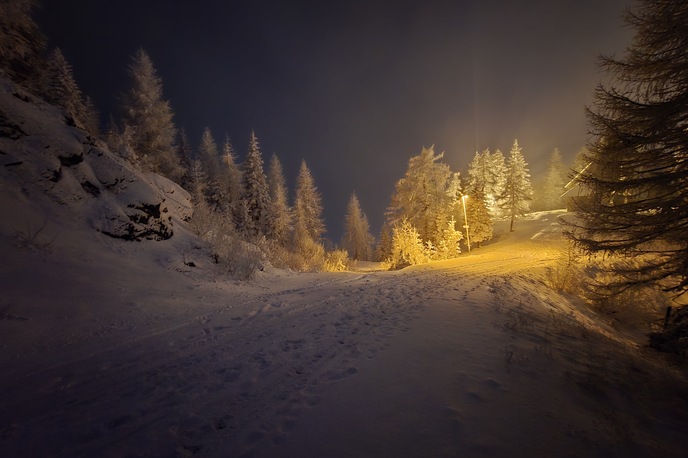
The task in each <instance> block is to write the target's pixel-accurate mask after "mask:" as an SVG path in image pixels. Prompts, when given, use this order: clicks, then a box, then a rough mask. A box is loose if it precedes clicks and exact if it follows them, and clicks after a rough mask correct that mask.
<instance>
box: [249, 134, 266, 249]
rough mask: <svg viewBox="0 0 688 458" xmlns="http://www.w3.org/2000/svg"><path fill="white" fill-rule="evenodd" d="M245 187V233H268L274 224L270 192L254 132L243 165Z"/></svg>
mask: <svg viewBox="0 0 688 458" xmlns="http://www.w3.org/2000/svg"><path fill="white" fill-rule="evenodd" d="M243 188H244V201H245V202H246V218H247V219H246V220H244V221H243V228H242V229H243V231H244V234H245V235H246V236H247V237H249V238H255V237H260V236H262V235H268V233H269V231H270V226H271V224H272V214H271V213H270V210H271V208H270V207H271V203H270V194H269V192H268V185H267V179H266V177H265V173H264V172H263V159H262V157H261V153H260V148H259V147H258V139H256V135H255V134H254V133H253V132H251V140H250V142H249V146H248V153H247V154H246V160H245V161H244V166H243Z"/></svg>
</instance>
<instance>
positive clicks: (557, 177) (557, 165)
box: [543, 148, 567, 210]
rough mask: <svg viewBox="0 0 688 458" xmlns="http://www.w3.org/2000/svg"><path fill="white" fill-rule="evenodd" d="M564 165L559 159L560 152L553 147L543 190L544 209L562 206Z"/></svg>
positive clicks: (564, 183) (564, 179)
mask: <svg viewBox="0 0 688 458" xmlns="http://www.w3.org/2000/svg"><path fill="white" fill-rule="evenodd" d="M566 182H567V180H566V166H565V165H564V162H563V161H562V159H561V154H560V153H559V150H558V149H557V148H554V152H553V153H552V157H551V158H550V160H549V168H548V169H547V177H546V179H545V188H544V192H543V199H544V206H545V209H546V210H555V209H558V208H562V206H563V200H562V197H561V195H562V194H563V193H564V186H566Z"/></svg>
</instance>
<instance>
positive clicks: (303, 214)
mask: <svg viewBox="0 0 688 458" xmlns="http://www.w3.org/2000/svg"><path fill="white" fill-rule="evenodd" d="M322 211H323V209H322V198H321V197H320V192H319V191H318V188H316V187H315V183H314V182H313V177H312V176H311V171H310V170H308V167H307V166H306V161H305V160H303V161H301V169H300V170H299V176H298V177H297V179H296V199H295V200H294V226H295V229H296V228H297V226H299V227H301V228H302V229H301V230H302V233H303V234H305V235H308V236H309V237H310V238H312V239H313V240H315V241H320V238H321V236H322V234H323V233H324V232H325V223H324V222H323V220H322Z"/></svg>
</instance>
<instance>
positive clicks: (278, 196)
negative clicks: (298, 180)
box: [268, 154, 291, 245]
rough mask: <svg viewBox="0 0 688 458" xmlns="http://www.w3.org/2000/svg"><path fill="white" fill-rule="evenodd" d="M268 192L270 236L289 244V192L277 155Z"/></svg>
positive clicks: (271, 167) (269, 180) (273, 156)
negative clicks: (270, 212)
mask: <svg viewBox="0 0 688 458" xmlns="http://www.w3.org/2000/svg"><path fill="white" fill-rule="evenodd" d="M268 190H269V194H270V202H272V227H271V228H270V236H271V237H272V238H273V239H275V240H276V241H278V242H279V243H281V244H282V245H284V244H286V242H287V236H288V235H289V232H290V228H291V209H290V208H289V203H288V202H287V192H288V191H287V184H286V181H285V179H284V173H283V171H282V164H281V163H280V161H279V159H278V158H277V155H276V154H273V155H272V159H271V160H270V169H269V171H268Z"/></svg>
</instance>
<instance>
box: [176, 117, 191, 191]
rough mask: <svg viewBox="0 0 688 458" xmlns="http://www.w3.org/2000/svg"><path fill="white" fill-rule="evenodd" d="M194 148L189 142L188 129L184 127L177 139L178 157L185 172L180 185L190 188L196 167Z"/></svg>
mask: <svg viewBox="0 0 688 458" xmlns="http://www.w3.org/2000/svg"><path fill="white" fill-rule="evenodd" d="M192 156H193V149H192V147H191V143H190V142H189V137H187V136H186V131H185V130H184V128H183V127H182V128H181V129H180V130H179V139H178V140H177V157H178V158H179V165H180V166H181V168H182V170H183V173H182V176H181V179H180V183H179V184H180V185H181V186H182V187H183V188H184V189H187V190H189V189H190V186H191V175H192V170H193V168H194V160H193V158H192Z"/></svg>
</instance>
